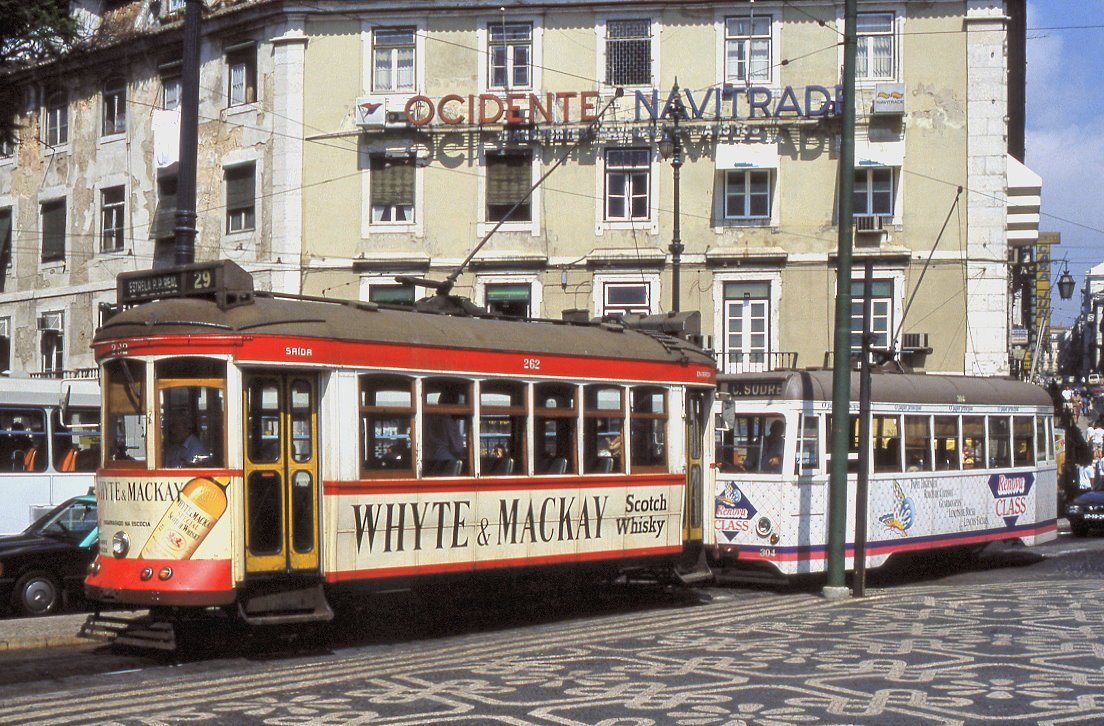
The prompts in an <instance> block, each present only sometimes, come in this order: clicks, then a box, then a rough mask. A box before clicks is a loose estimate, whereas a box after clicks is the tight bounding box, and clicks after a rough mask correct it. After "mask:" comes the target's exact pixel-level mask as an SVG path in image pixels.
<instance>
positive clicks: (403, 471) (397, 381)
mask: <svg viewBox="0 0 1104 726" xmlns="http://www.w3.org/2000/svg"><path fill="white" fill-rule="evenodd" d="M414 401H415V398H414V380H413V379H412V378H401V377H398V376H370V375H365V376H361V377H360V470H361V475H362V476H367V477H373V476H374V477H380V476H383V477H399V476H413V475H414V457H413V455H412V453H411V452H413V451H414V446H413V442H412V441H411V438H410V434H411V432H412V431H413V430H414V409H415V406H414Z"/></svg>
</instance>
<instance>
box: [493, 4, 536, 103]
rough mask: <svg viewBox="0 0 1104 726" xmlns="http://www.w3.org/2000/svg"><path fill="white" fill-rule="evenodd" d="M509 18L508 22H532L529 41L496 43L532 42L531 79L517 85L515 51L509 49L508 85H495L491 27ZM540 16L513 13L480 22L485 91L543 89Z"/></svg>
mask: <svg viewBox="0 0 1104 726" xmlns="http://www.w3.org/2000/svg"><path fill="white" fill-rule="evenodd" d="M503 21H505V25H507V26H510V25H528V26H529V42H528V43H512V42H507V41H504V42H502V43H495V44H494V45H496V46H502V45H504V46H505V47H506V48H507V49H510V48H513V47H514V46H521V45H528V47H529V64H528V65H529V82H528V83H526V84H522V85H514V82H513V81H514V68H515V65H514V61H513V54H512V53H510V52H507V54H506V75H507V80H506V83H505V84H498V85H496V84H494V83H493V74H492V73H491V68H492V62H493V56H492V53H491V48H492V43H491V27H492V26H501V25H503ZM537 21H538V18H531V17H527V16H526V17H523V16H513V15H509V16H506V17H505V18H503V17H502V16H498V17H488V18H486V19H483V20H481V22H480V24H479V31H478V40H479V47H480V48H482V49H483V54H484V57H485V62H483V63H480V66H479V87H480V88H481V89H483V90H484V91H498V92H502V93H507V92H513V91H532V90H533V89H536V88H540V81H541V79H540V77H539V73H540V60H539V47H540V37H541V33H540V25H539V23H538V22H537Z"/></svg>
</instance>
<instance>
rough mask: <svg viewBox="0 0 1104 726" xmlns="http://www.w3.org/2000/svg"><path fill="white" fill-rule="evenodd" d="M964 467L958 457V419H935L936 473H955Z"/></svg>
mask: <svg viewBox="0 0 1104 726" xmlns="http://www.w3.org/2000/svg"><path fill="white" fill-rule="evenodd" d="M961 467H962V462H961V461H960V457H959V455H958V417H957V416H936V417H935V468H936V471H954V470H958V469H960V468H961Z"/></svg>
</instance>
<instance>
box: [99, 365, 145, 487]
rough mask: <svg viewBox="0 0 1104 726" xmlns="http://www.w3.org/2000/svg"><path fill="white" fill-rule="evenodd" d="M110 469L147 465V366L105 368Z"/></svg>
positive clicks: (107, 459)
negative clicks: (112, 467) (111, 467)
mask: <svg viewBox="0 0 1104 726" xmlns="http://www.w3.org/2000/svg"><path fill="white" fill-rule="evenodd" d="M104 379H105V389H106V394H107V395H106V397H105V400H106V401H107V410H106V411H104V422H105V425H104V435H105V436H106V438H107V441H106V444H105V446H106V447H107V457H106V465H107V466H109V467H110V466H125V467H142V468H144V467H145V465H146V393H145V391H146V364H145V363H143V362H141V361H136V360H113V361H110V362H108V363H107V365H105V366H104Z"/></svg>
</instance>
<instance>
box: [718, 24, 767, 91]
mask: <svg viewBox="0 0 1104 726" xmlns="http://www.w3.org/2000/svg"><path fill="white" fill-rule="evenodd" d="M751 7H753V8H754V6H751ZM779 15H780V13H779V12H778V11H776V10H773V9H772V10H763V11H761V12H754V13H753V12H747V11H745V12H735V13H734V12H732V9H731V8H728V9H727V12H724V13H719V14H718V16H717V32H718V37H719V43H718V54H717V58H718V60H717V68H718V69H719V73H718V76H719V77H720V79H721V81H722V82H723V83H725V84H727V85H731V86H736V85H740V86H745V87H746V86H767V87H774V85H775V84H776V83H777V82H778V80H777V79H778V73H777V71H776V70H775V67H776V65H777V62H776V61H775V58H777V57H780V56H779V42H780V40H781V38H780V33H779V28H780V26H781V25H782V23H781V21H780V19H779ZM751 17H754V18H756V19H759V18H764V17H765V18H767V19H768V22H769V23H770V28H769V32H768V33H767V34H766V36H763V35H756V34H754V33H752V34H751V35H745V36H730V35H729V33H728V21H729V20H736V19H741V18H751ZM763 39H765V40H766V41H767V42H768V43H769V44H770V47H769V52H768V55H767V73H766V78H751V77H750V73H749V74H748V76H749V77H748V78H739V77H738V76H735V75H729V72H728V71H729V67H728V47H729V43H730V42H744V43H748V44H749V48H748V50H749V51H750V43H752V42H754V41H755V40H763ZM747 65H748V69H749V70H750V67H751V58H750V56H748V61H747Z"/></svg>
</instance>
